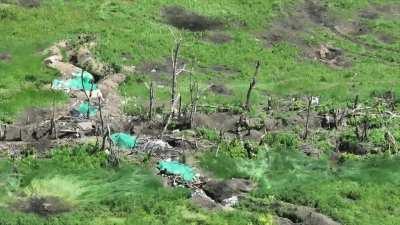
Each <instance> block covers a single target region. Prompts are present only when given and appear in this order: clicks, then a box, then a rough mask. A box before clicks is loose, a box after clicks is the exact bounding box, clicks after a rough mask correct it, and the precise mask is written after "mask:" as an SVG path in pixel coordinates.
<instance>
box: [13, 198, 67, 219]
mask: <svg viewBox="0 0 400 225" xmlns="http://www.w3.org/2000/svg"><path fill="white" fill-rule="evenodd" d="M13 208H14V209H16V210H18V211H21V212H24V213H34V214H37V215H39V216H43V217H48V216H52V215H57V214H61V213H65V212H69V211H70V210H71V206H70V205H69V204H68V203H66V202H65V201H63V200H62V199H60V198H58V197H52V196H49V197H31V198H29V199H27V200H23V201H22V200H21V201H19V202H17V203H15V204H14V205H13Z"/></svg>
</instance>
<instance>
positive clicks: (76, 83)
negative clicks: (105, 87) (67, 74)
mask: <svg viewBox="0 0 400 225" xmlns="http://www.w3.org/2000/svg"><path fill="white" fill-rule="evenodd" d="M93 79H94V78H93V75H92V74H90V73H89V72H86V71H84V72H83V87H82V72H81V71H78V72H75V73H73V74H72V78H71V79H68V80H57V79H55V80H53V86H52V87H53V89H71V90H82V89H84V90H86V91H90V89H91V88H92V84H91V81H93ZM93 90H97V86H96V85H95V84H93Z"/></svg>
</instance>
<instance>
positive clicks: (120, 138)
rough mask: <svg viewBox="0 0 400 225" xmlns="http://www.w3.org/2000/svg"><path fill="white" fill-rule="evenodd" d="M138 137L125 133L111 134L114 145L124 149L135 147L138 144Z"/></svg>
mask: <svg viewBox="0 0 400 225" xmlns="http://www.w3.org/2000/svg"><path fill="white" fill-rule="evenodd" d="M136 139H137V138H136V137H135V136H131V135H129V134H125V133H115V134H113V135H111V140H112V142H113V144H114V145H116V146H118V147H120V148H122V149H133V148H134V147H135V146H136Z"/></svg>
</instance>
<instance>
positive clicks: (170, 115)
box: [161, 94, 181, 137]
mask: <svg viewBox="0 0 400 225" xmlns="http://www.w3.org/2000/svg"><path fill="white" fill-rule="evenodd" d="M180 98H181V97H180V95H179V94H178V96H177V98H176V99H175V101H174V102H173V104H172V106H171V112H170V113H169V115H168V119H167V122H166V123H165V126H164V129H163V131H162V133H161V136H162V137H163V136H164V134H165V132H166V131H167V129H168V126H169V124H170V123H171V121H172V118H173V117H174V111H175V110H176V107H177V105H178V102H179V99H180Z"/></svg>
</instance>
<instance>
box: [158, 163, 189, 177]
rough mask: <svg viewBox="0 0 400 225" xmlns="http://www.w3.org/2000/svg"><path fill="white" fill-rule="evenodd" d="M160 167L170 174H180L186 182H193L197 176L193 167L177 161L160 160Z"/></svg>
mask: <svg viewBox="0 0 400 225" xmlns="http://www.w3.org/2000/svg"><path fill="white" fill-rule="evenodd" d="M158 169H159V170H160V171H165V172H167V173H169V174H174V175H179V176H181V177H182V178H183V180H184V181H186V182H192V181H193V180H194V178H195V176H196V175H195V173H194V171H193V169H192V168H191V167H189V166H188V165H185V164H182V163H179V162H177V161H160V162H159V165H158Z"/></svg>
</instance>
